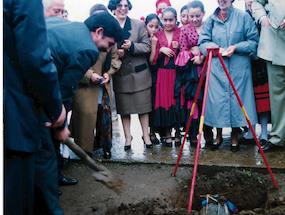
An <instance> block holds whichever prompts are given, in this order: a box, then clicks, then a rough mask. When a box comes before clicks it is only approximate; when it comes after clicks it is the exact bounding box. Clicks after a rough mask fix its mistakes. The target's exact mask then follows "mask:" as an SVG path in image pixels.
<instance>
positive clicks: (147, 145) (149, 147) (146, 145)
mask: <svg viewBox="0 0 285 215" xmlns="http://www.w3.org/2000/svg"><path fill="white" fill-rule="evenodd" d="M142 140H143V143H144V144H145V147H146V148H148V149H152V148H153V145H152V143H151V144H146V143H145V141H144V138H143V137H142Z"/></svg>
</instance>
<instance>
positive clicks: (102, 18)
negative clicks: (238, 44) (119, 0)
mask: <svg viewBox="0 0 285 215" xmlns="http://www.w3.org/2000/svg"><path fill="white" fill-rule="evenodd" d="M84 23H85V25H86V26H87V27H88V29H89V30H90V31H94V32H95V31H96V29H97V28H100V27H102V28H103V29H104V31H103V34H104V36H106V37H114V39H115V41H116V42H118V41H121V40H122V29H121V27H120V24H119V22H118V21H117V20H116V19H115V18H114V17H113V16H112V15H111V14H110V13H108V12H101V13H95V14H94V15H92V16H90V17H89V18H87V19H86V20H85V21H84Z"/></svg>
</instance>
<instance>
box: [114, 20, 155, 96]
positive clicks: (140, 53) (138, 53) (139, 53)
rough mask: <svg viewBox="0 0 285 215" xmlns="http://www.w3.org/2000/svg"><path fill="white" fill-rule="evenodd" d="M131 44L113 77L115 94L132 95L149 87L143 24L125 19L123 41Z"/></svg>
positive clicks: (146, 41) (145, 34)
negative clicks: (128, 41)
mask: <svg viewBox="0 0 285 215" xmlns="http://www.w3.org/2000/svg"><path fill="white" fill-rule="evenodd" d="M126 39H128V40H130V41H131V42H132V45H131V48H130V50H129V51H126V52H125V56H124V57H123V58H122V59H121V61H122V65H121V68H120V70H119V71H118V72H117V73H116V74H115V75H114V76H113V81H114V91H115V92H116V93H133V92H138V91H141V90H145V89H147V88H150V87H151V84H152V83H151V75H150V71H149V67H148V63H147V59H146V55H147V53H149V52H150V48H151V47H150V40H149V38H148V35H147V31H146V27H145V24H144V22H142V21H141V20H135V19H130V18H129V17H127V20H126V22H125V26H124V29H123V41H122V42H121V43H118V46H120V45H121V44H122V43H124V40H126Z"/></svg>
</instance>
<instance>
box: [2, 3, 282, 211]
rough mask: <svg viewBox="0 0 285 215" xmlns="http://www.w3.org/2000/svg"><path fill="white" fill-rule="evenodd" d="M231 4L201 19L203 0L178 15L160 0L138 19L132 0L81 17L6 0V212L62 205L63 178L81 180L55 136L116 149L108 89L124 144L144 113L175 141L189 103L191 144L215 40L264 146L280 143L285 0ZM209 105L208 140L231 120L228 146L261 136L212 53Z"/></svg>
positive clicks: (157, 131) (56, 6)
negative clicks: (66, 168) (67, 170)
mask: <svg viewBox="0 0 285 215" xmlns="http://www.w3.org/2000/svg"><path fill="white" fill-rule="evenodd" d="M233 2H234V0H217V3H218V8H217V9H216V10H215V11H214V13H213V14H211V15H210V16H209V17H208V18H207V19H206V20H204V16H205V9H204V5H203V3H202V1H200V0H192V1H189V3H188V4H187V5H185V6H183V7H182V8H179V12H180V16H178V13H177V9H178V8H176V9H175V8H173V7H172V6H171V2H170V0H157V1H156V4H155V10H156V13H152V14H149V15H147V16H146V18H144V19H143V21H142V20H138V19H133V18H130V17H129V16H128V13H129V11H130V10H131V9H132V7H133V5H132V4H131V1H130V0H109V2H108V5H107V7H106V6H105V5H102V4H95V5H94V6H93V7H92V8H91V9H90V16H89V17H88V18H87V19H86V20H85V21H84V23H81V22H71V21H69V20H68V12H67V10H66V9H65V7H64V1H63V0H43V1H41V0H21V1H10V0H4V1H3V27H4V28H3V29H4V32H3V33H4V37H3V39H4V56H3V59H4V90H3V107H4V115H3V116H4V144H5V172H4V175H5V176H4V177H5V183H4V206H5V214H15V215H19V214H46V210H47V209H48V212H49V213H50V214H63V211H62V210H61V209H60V208H59V206H58V197H59V195H60V193H61V192H60V191H59V189H58V186H59V185H72V184H76V183H77V182H78V181H77V180H76V179H68V178H65V176H63V175H62V173H61V170H62V168H63V160H62V156H61V154H60V151H59V145H60V143H64V142H65V141H66V139H67V138H69V137H70V136H71V137H73V138H74V141H75V142H76V143H77V144H78V145H79V146H80V147H81V148H82V149H83V150H84V151H85V152H86V153H87V154H89V155H90V156H92V153H93V152H94V150H96V149H98V148H103V153H104V154H103V156H104V158H105V159H110V158H111V156H112V155H111V147H112V106H113V105H114V104H112V101H113V99H112V95H113V94H112V88H113V91H114V93H115V103H116V105H115V106H116V110H117V113H118V114H120V116H121V120H122V125H123V131H124V137H125V143H124V150H125V151H129V150H131V143H132V139H133V138H132V135H131V117H130V116H131V114H138V116H139V120H140V124H141V129H142V134H143V136H142V140H143V143H144V145H145V147H146V148H147V150H151V149H152V148H153V145H154V144H160V143H161V144H163V145H165V146H168V147H172V146H173V144H174V145H175V146H180V145H181V138H182V136H181V133H182V131H184V130H185V128H186V124H187V121H188V118H189V115H190V112H191V111H192V113H193V120H192V122H191V126H190V131H189V134H188V136H187V139H188V140H189V141H190V145H191V147H196V145H197V135H198V126H199V123H200V122H199V121H200V116H201V109H202V101H203V93H204V89H203V88H204V86H202V89H201V91H200V94H199V97H198V102H197V105H196V106H194V109H193V110H192V106H193V104H194V97H195V95H196V92H197V88H198V83H199V81H200V76H201V72H202V68H203V65H204V61H205V58H206V56H207V49H208V48H213V47H214V48H218V49H219V53H220V54H221V55H222V57H223V60H224V62H225V65H226V67H227V69H228V71H229V74H230V76H231V78H232V80H233V83H234V85H235V87H236V90H237V92H238V94H239V96H240V98H241V101H242V103H243V105H244V110H245V111H246V112H247V115H248V118H249V120H250V122H251V123H252V124H253V125H256V124H257V123H260V124H261V134H260V137H259V138H260V143H261V146H262V150H263V151H264V152H270V151H274V150H282V149H283V148H284V142H285V115H284V114H285V111H284V107H285V84H284V83H285V60H284V52H285V51H284V50H285V1H283V0H246V1H245V3H246V9H247V10H246V11H241V10H239V9H236V8H234V6H233ZM134 7H135V5H134ZM206 104H207V105H206V110H205V119H204V124H205V125H204V130H203V131H204V138H205V140H206V147H207V148H208V149H210V150H217V149H218V148H219V147H220V145H221V144H222V142H223V135H222V129H223V128H225V127H231V128H232V132H231V151H232V152H237V151H239V148H240V145H241V144H255V140H254V138H253V137H254V136H253V134H252V132H251V131H250V130H249V132H247V133H246V135H245V136H243V137H242V138H239V136H240V135H239V134H240V131H241V130H242V129H246V127H247V121H246V118H245V117H244V114H243V110H242V109H241V108H240V106H239V103H238V101H237V99H236V97H235V94H234V92H233V90H232V88H231V86H230V82H229V80H228V78H227V76H226V73H225V72H224V70H223V67H222V65H221V63H220V61H219V59H218V58H217V57H214V58H213V60H212V66H211V72H210V78H209V89H208V97H207V101H206ZM70 110H72V112H71V118H70V123H68V120H67V114H68V112H69V111H70ZM270 113H271V114H270ZM270 120H271V123H272V130H271V132H270V135H269V137H270V138H268V134H267V124H268V122H270ZM254 127H255V126H254ZM213 129H216V130H217V132H216V133H217V135H216V137H215V138H214V137H213V136H214V135H213ZM15 134H17V135H15ZM172 134H175V135H174V136H172ZM35 193H37V195H41V196H42V199H43V200H42V201H43V202H40V203H39V202H38V201H39V198H35V196H34V195H35ZM39 193H40V194H39ZM43 205H44V207H43ZM42 210H45V212H43V211H42Z"/></svg>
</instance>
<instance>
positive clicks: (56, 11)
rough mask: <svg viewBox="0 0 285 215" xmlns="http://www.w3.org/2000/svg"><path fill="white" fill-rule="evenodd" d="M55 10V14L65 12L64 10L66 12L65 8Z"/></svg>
mask: <svg viewBox="0 0 285 215" xmlns="http://www.w3.org/2000/svg"><path fill="white" fill-rule="evenodd" d="M53 12H54V13H55V14H60V13H61V14H63V13H64V12H65V10H62V9H53Z"/></svg>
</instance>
